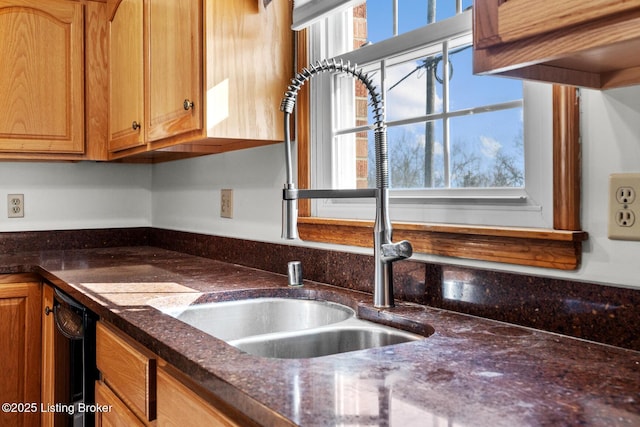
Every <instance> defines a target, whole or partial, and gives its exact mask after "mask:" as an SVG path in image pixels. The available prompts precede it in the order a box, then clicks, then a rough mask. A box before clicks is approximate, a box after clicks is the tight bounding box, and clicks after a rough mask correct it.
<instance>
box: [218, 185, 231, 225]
mask: <svg viewBox="0 0 640 427" xmlns="http://www.w3.org/2000/svg"><path fill="white" fill-rule="evenodd" d="M220 216H221V217H222V218H233V190H231V189H229V188H223V189H222V190H220Z"/></svg>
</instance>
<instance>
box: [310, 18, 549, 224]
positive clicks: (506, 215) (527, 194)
mask: <svg viewBox="0 0 640 427" xmlns="http://www.w3.org/2000/svg"><path fill="white" fill-rule="evenodd" d="M351 22H352V20H351V9H348V10H347V11H344V12H341V13H338V14H335V15H334V16H332V17H331V18H328V19H326V20H323V21H320V22H317V23H315V24H314V25H313V26H312V27H311V28H310V31H309V41H310V45H309V52H310V58H309V60H310V62H313V61H315V60H318V59H323V58H329V57H334V56H338V57H339V58H341V59H343V60H344V61H347V60H348V61H350V62H351V63H357V64H367V63H371V62H373V61H379V60H380V57H381V56H393V55H395V54H392V53H391V52H397V51H398V49H400V50H405V51H411V50H412V49H414V50H415V49H418V48H419V47H420V46H421V45H422V42H420V43H417V42H418V41H422V40H435V41H436V42H440V41H441V39H442V37H443V34H442V32H443V28H444V27H445V26H447V27H448V28H447V31H448V32H450V30H451V28H452V27H453V28H454V29H455V30H454V33H455V31H462V32H466V34H469V33H470V29H471V11H465V12H462V13H460V14H458V15H456V16H454V17H453V18H449V19H447V20H446V21H441V22H440V23H436V24H431V25H429V26H426V27H422V28H420V29H417V30H414V31H411V32H409V33H405V34H402V35H399V36H396V37H394V38H393V39H391V40H387V41H383V42H380V43H377V44H375V45H370V46H366V47H363V48H361V49H358V50H355V51H352V52H349V53H346V54H342V55H340V53H341V52H344V51H345V46H346V44H348V43H351V34H353V33H352V27H351ZM328 35H330V36H331V37H329V36H328ZM460 36H461V37H462V36H463V34H462V33H461V34H460ZM335 81H336V79H334V78H333V77H332V76H330V75H323V76H322V77H321V78H316V79H314V81H313V84H312V85H311V111H312V114H311V134H312V138H311V139H312V141H314V142H312V144H311V156H312V188H331V187H335V185H334V183H335V181H336V179H335V175H334V173H333V170H332V167H331V165H332V164H333V162H332V157H333V156H334V154H335V143H334V141H335V137H336V132H335V128H336V126H335V123H334V122H335V115H334V112H332V99H331V96H330V95H331V93H333V91H334V90H349V89H348V88H346V87H344V86H340V85H336V83H335ZM351 90H352V89H351ZM523 91H524V100H525V101H524V106H523V111H524V112H523V114H524V120H525V188H524V189H427V190H421V191H405V190H395V191H394V190H392V191H391V195H390V196H391V206H390V208H391V217H392V220H394V221H408V222H438V223H455V224H473V225H499V226H514V227H536V228H552V227H553V191H552V186H553V182H552V179H553V174H552V171H551V170H550V167H551V165H552V164H553V158H552V151H553V150H552V141H553V124H552V108H551V105H552V101H551V97H552V95H551V85H548V84H543V83H524V87H523ZM346 163H347V164H348V163H349V162H346ZM354 163H355V162H354ZM347 167H348V166H347ZM373 213H374V206H373V201H367V200H364V199H357V200H345V199H339V200H336V199H334V200H317V201H314V202H313V203H312V216H318V217H330V218H348V219H371V218H373Z"/></svg>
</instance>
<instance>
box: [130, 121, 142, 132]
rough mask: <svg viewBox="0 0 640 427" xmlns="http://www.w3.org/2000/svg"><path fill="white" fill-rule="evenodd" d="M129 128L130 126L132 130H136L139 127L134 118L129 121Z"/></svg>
mask: <svg viewBox="0 0 640 427" xmlns="http://www.w3.org/2000/svg"><path fill="white" fill-rule="evenodd" d="M131 128H132V129H133V130H138V129H140V123H138V122H137V121H135V120H134V121H133V123H131Z"/></svg>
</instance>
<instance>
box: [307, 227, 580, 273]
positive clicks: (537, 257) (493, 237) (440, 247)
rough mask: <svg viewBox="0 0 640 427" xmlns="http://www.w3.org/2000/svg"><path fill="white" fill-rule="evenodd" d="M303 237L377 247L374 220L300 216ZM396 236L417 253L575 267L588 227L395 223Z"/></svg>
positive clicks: (319, 240)
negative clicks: (565, 228)
mask: <svg viewBox="0 0 640 427" xmlns="http://www.w3.org/2000/svg"><path fill="white" fill-rule="evenodd" d="M298 231H299V233H300V238H301V239H302V240H307V241H314V242H324V243H335V244H341V245H351V246H361V247H373V221H361V220H344V219H332V218H315V217H300V218H299V219H298ZM393 236H394V240H395V241H398V240H405V239H406V240H409V241H410V242H411V244H412V246H413V250H414V252H418V253H428V254H434V255H441V256H448V257H458V258H466V259H475V260H483V261H493V262H502V263H508V264H518V265H527V266H535V267H546V268H555V269H559V270H575V269H576V268H578V266H579V265H580V261H581V255H582V242H583V241H584V240H586V239H587V233H586V232H584V231H566V230H551V229H540V228H515V227H489V226H470V225H452V224H427V223H405V222H399V223H394V224H393Z"/></svg>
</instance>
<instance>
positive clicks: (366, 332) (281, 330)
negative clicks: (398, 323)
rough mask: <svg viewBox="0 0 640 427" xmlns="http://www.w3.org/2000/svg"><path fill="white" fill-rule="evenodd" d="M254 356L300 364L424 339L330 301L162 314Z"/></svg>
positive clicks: (265, 302) (203, 307) (220, 305)
mask: <svg viewBox="0 0 640 427" xmlns="http://www.w3.org/2000/svg"><path fill="white" fill-rule="evenodd" d="M161 310H162V311H163V312H164V313H166V314H168V315H170V316H172V317H174V318H176V319H178V320H181V321H182V322H185V323H187V324H189V325H191V326H193V327H195V328H197V329H199V330H201V331H203V332H206V333H207V334H209V335H212V336H214V337H216V338H219V339H221V340H224V341H226V342H227V343H228V344H230V345H233V346H235V347H236V348H238V349H240V350H242V351H244V352H246V353H249V354H253V355H255V356H261V357H272V358H281V359H299V358H312V357H320V356H327V355H330V354H337V353H345V352H348V351H355V350H364V349H368V348H374V347H383V346H388V345H393V344H400V343H405V342H409V341H417V340H421V339H424V337H423V336H421V335H416V334H411V333H409V332H405V331H401V330H399V329H395V328H391V327H388V326H383V325H379V324H377V323H374V322H369V321H366V320H362V319H358V318H356V313H355V311H353V310H352V309H351V308H349V307H347V306H344V305H341V304H336V303H333V302H329V301H317V300H305V299H295V298H252V299H243V300H236V301H224V302H213V303H204V304H195V305H187V306H179V307H170V308H166V307H165V308H163V309H161Z"/></svg>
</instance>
